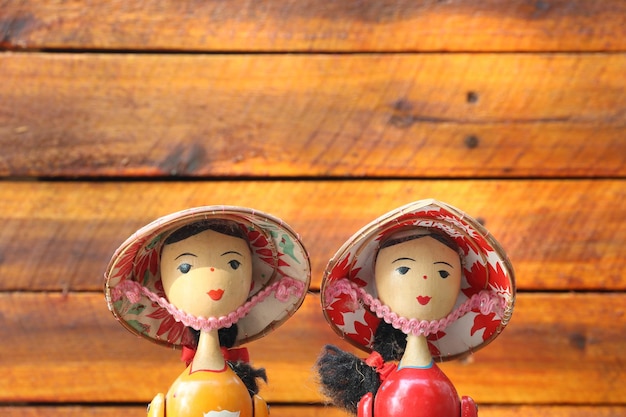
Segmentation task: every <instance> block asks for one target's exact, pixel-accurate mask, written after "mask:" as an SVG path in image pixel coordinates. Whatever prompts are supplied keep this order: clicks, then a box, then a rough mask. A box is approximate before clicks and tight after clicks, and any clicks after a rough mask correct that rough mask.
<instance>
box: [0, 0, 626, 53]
mask: <svg viewBox="0 0 626 417" xmlns="http://www.w3.org/2000/svg"><path fill="white" fill-rule="evenodd" d="M625 15H626V5H625V4H624V2H623V1H620V0H606V1H603V2H596V1H593V0H553V1H537V2H530V1H524V0H512V1H507V2H502V1H497V0H488V1H477V0H463V1H454V2H453V1H432V0H419V1H410V0H403V1H393V0H384V1H360V2H357V3H355V2H324V3H320V2H316V1H312V0H306V1H297V0H289V1H281V2H269V1H254V0H238V1H229V2H196V1H192V0H184V1H168V2H163V1H157V0H151V1H141V2H137V3H133V4H129V3H128V2H125V1H123V0H114V1H108V2H90V1H87V0H80V1H72V2H58V1H54V0H45V1H36V0H27V1H19V2H15V1H11V0H4V1H1V2H0V46H1V47H4V48H12V49H41V48H47V49H92V50H93V49H111V50H129V49H130V50H157V51H169V50H175V51H181V50H182V51H225V50H226V51H272V52H278V51H302V52H311V51H341V52H355V51H477V52H482V51H563V50H566V51H567V50H574V51H609V50H611V51H616V50H621V51H623V50H624V49H626V29H624V28H625V26H624V23H625V22H624V16H625Z"/></svg>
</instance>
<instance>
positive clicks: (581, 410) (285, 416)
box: [0, 405, 626, 417]
mask: <svg viewBox="0 0 626 417" xmlns="http://www.w3.org/2000/svg"><path fill="white" fill-rule="evenodd" d="M0 413H1V414H2V415H3V416H5V417H83V416H93V417H119V416H122V415H123V416H128V417H133V416H137V417H143V416H145V414H146V407H145V405H139V406H136V405H131V406H119V405H116V406H59V407H52V406H35V407H33V406H13V407H11V406H5V407H2V406H0ZM625 415H626V407H624V406H616V407H602V406H598V407H596V406H592V407H586V406H574V407H572V406H534V407H529V406H491V405H481V406H480V417H545V416H550V417H623V416H625ZM348 416H349V415H348V414H346V413H344V412H342V411H340V410H338V409H336V408H333V407H325V406H319V405H302V406H285V405H272V406H271V417H348Z"/></svg>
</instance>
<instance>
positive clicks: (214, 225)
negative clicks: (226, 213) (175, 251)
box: [163, 219, 248, 246]
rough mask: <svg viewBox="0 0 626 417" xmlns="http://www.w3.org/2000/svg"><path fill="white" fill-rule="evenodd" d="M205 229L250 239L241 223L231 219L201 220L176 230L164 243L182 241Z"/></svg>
mask: <svg viewBox="0 0 626 417" xmlns="http://www.w3.org/2000/svg"><path fill="white" fill-rule="evenodd" d="M205 230H213V231H215V232H218V233H221V234H223V235H228V236H234V237H238V238H241V239H244V240H246V241H247V240H248V238H247V236H246V234H245V233H244V231H243V229H242V228H241V226H240V225H239V223H236V222H234V221H231V220H221V219H217V220H200V221H197V222H194V223H190V224H186V225H184V226H183V227H181V228H179V229H177V230H176V231H174V232H173V233H172V234H171V235H169V236H168V237H167V239H165V242H163V245H164V246H165V245H169V244H171V243H176V242H180V241H181V240H185V239H187V238H188V237H191V236H194V235H197V234H198V233H202V232H204V231H205Z"/></svg>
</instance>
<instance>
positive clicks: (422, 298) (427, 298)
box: [416, 295, 432, 306]
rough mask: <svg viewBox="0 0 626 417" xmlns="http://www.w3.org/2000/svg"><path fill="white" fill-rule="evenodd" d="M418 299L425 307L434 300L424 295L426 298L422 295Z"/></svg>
mask: <svg viewBox="0 0 626 417" xmlns="http://www.w3.org/2000/svg"><path fill="white" fill-rule="evenodd" d="M416 298H417V302H418V303H420V304H421V305H423V306H425V305H426V304H428V303H429V302H430V300H431V299H432V297H428V296H427V295H424V296H421V295H420V296H419V297H416Z"/></svg>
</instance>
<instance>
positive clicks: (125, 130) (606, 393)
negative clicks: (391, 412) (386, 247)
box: [0, 0, 626, 417]
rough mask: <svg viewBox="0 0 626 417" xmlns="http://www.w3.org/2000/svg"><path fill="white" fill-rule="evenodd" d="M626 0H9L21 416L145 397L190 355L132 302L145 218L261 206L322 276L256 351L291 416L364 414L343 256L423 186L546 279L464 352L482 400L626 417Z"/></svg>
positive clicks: (6, 244)
mask: <svg viewBox="0 0 626 417" xmlns="http://www.w3.org/2000/svg"><path fill="white" fill-rule="evenodd" d="M624 74H626V3H625V2H624V1H622V0H606V1H602V2H597V1H594V0H536V1H535V0H532V1H528V0H511V1H506V2H502V1H495V0H487V1H476V0H458V1H457V0H454V1H451V0H443V1H435V0H417V1H410V0H400V1H393V0H380V1H370V0H365V1H359V2H333V1H326V2H325V1H311V0H302V1H299V0H286V1H280V2H268V1H265V0H231V1H227V2H224V1H215V0H206V1H202V2H198V1H193V0H176V1H174V0H158V1H157V0H139V1H135V2H127V1H123V0H110V1H85V0H73V1H65V0H41V1H35V0H19V1H18V0H0V341H2V342H1V343H0V415H3V416H8V417H14V416H42V417H64V416H71V417H74V416H100V417H109V416H113V415H115V416H119V415H128V416H144V415H145V406H146V403H147V402H148V401H149V400H150V399H151V398H152V397H153V396H154V394H156V392H158V391H165V390H167V388H168V386H169V384H171V382H172V380H173V379H174V378H175V376H177V375H178V373H179V372H180V370H181V367H182V364H181V362H180V361H179V359H178V352H174V351H171V350H168V349H164V348H162V347H159V346H156V345H153V344H151V343H148V342H146V341H144V340H140V339H137V338H135V337H134V336H132V335H131V334H130V333H129V332H127V331H126V330H124V328H123V327H122V326H120V325H119V324H118V323H117V322H116V321H115V319H114V318H113V316H112V314H111V313H110V312H109V311H108V310H107V308H106V304H105V302H104V296H103V293H102V275H103V272H104V268H105V267H106V264H107V262H108V260H109V258H110V256H111V254H112V253H113V251H114V250H115V249H116V248H117V246H118V245H119V244H120V243H121V242H122V241H123V240H125V239H126V238H127V237H128V236H129V235H130V234H131V233H132V232H134V231H135V230H136V229H137V228H139V227H141V226H143V225H145V224H146V223H148V222H150V221H152V220H153V219H155V218H156V217H159V216H161V215H164V214H168V213H171V212H173V211H176V210H180V209H184V208H189V207H193V206H199V205H207V204H235V205H243V206H249V207H253V208H256V209H259V210H264V211H267V212H270V213H272V214H274V215H276V216H278V217H281V218H282V219H283V220H285V221H286V222H288V223H289V224H290V225H291V226H293V227H294V229H296V230H297V231H298V232H299V233H300V235H301V236H302V238H303V240H304V242H305V245H306V247H307V248H308V250H309V253H310V256H311V263H312V268H313V279H312V286H311V292H310V294H309V295H308V296H307V299H306V301H305V303H304V305H303V307H302V308H301V309H300V310H299V311H298V312H297V313H296V314H295V316H294V317H293V318H292V319H291V320H289V321H288V322H287V323H286V324H285V325H284V326H282V327H281V328H279V329H278V330H277V331H276V332H274V333H272V334H271V335H269V336H268V337H266V338H264V339H262V340H260V341H256V342H253V343H251V344H250V345H249V346H248V347H249V349H250V351H251V355H252V360H253V361H254V364H255V365H257V366H264V367H266V368H267V371H268V375H269V378H270V383H269V384H268V385H264V386H262V391H261V392H262V395H263V396H264V397H265V398H266V399H268V400H269V401H270V403H271V406H272V413H271V415H272V416H273V417H317V416H329V417H345V416H346V414H345V413H343V412H341V411H339V410H337V409H335V408H333V407H326V406H324V399H323V398H322V397H321V395H320V394H319V391H318V386H317V384H316V381H315V375H314V372H313V371H312V366H313V363H314V361H315V359H316V357H317V354H318V353H319V351H320V349H321V347H322V346H323V345H324V344H325V343H337V344H340V345H341V346H342V347H345V348H348V349H352V350H353V351H354V349H353V348H350V347H348V346H347V345H346V344H345V343H343V342H341V341H340V340H339V339H338V338H337V336H336V335H335V333H334V332H333V331H332V330H330V328H329V327H328V326H327V324H326V322H325V321H324V319H323V316H322V314H321V311H320V308H319V284H320V279H321V276H322V273H323V270H324V267H325V264H326V262H327V261H328V259H329V258H330V257H331V256H332V255H333V253H334V252H335V251H336V250H337V248H338V247H339V246H340V245H341V244H342V243H343V242H344V241H345V239H347V238H348V237H349V236H350V235H352V233H354V232H355V231H356V230H357V229H358V228H360V227H361V226H363V225H364V224H365V223H368V222H369V221H371V220H372V219H374V218H375V217H377V216H379V215H381V214H383V213H384V212H386V211H388V210H391V209H393V208H395V207H398V206H400V205H402V204H405V203H408V202H410V201H413V200H416V199H420V198H429V197H433V198H437V199H440V200H442V201H446V202H448V203H450V204H453V205H455V206H457V207H459V208H461V209H462V210H464V211H466V212H467V213H468V214H469V215H471V216H473V217H476V218H479V219H481V221H482V222H483V223H484V224H485V225H486V227H487V228H488V229H489V231H490V232H491V233H492V234H493V235H494V236H495V237H496V238H497V239H498V240H499V241H500V242H501V243H502V245H503V246H504V247H505V249H506V251H507V253H508V254H509V256H510V258H511V261H512V263H513V266H514V268H515V271H516V277H517V284H518V288H519V290H520V292H519V294H518V298H517V303H516V307H515V312H514V315H513V319H512V321H511V323H510V325H509V326H508V327H507V329H506V330H505V331H504V333H503V334H502V335H501V336H500V337H499V338H498V339H497V340H495V341H494V342H493V343H492V344H490V345H489V346H487V347H486V348H485V349H483V350H481V351H479V352H476V353H475V354H474V355H473V356H471V357H470V358H469V359H467V360H464V361H457V362H451V363H445V364H443V365H442V367H443V369H444V370H445V371H446V373H447V374H448V375H449V376H450V378H451V379H452V380H453V381H454V382H455V385H456V386H457V389H458V391H459V393H460V394H462V395H471V396H473V397H474V398H475V399H476V400H477V401H478V402H479V405H480V416H481V417H496V416H498V417H518V416H519V417H521V416H524V417H535V416H537V417H538V416H553V417H592V416H593V417H616V416H620V417H626V350H625V349H624V347H625V346H626V315H625V309H626V249H625V248H626V78H625V77H624Z"/></svg>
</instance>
